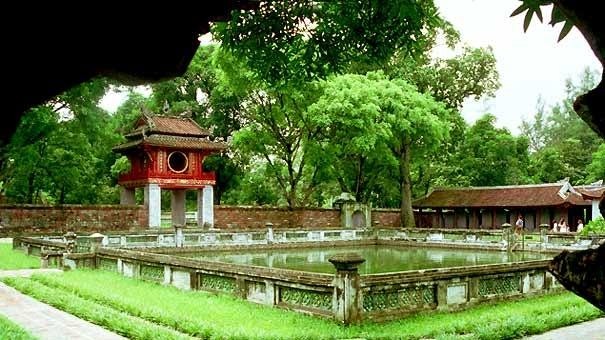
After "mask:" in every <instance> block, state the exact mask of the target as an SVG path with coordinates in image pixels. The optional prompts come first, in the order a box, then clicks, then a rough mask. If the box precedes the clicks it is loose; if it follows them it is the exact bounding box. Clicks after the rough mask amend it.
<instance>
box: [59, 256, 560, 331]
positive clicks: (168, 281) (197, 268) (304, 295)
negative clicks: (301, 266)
mask: <svg viewBox="0 0 605 340" xmlns="http://www.w3.org/2000/svg"><path fill="white" fill-rule="evenodd" d="M353 255H354V254H353ZM353 255H348V254H346V256H344V255H339V256H335V257H333V258H330V262H332V263H333V264H334V266H335V268H336V270H335V271H336V273H335V274H333V275H331V274H321V273H311V272H303V271H296V270H288V269H280V268H268V267H259V266H252V265H242V264H230V263H222V262H213V261H204V260H199V259H191V258H185V257H179V256H174V255H166V254H154V253H148V252H141V251H135V250H126V249H110V248H99V249H97V251H96V253H84V254H67V255H66V256H65V262H66V264H67V265H68V266H70V267H72V268H79V267H92V268H98V269H104V270H109V271H113V272H117V273H120V274H122V275H124V276H127V277H132V278H137V279H141V280H148V281H153V282H157V283H160V284H165V285H172V286H175V287H178V288H181V289H186V290H205V291H210V292H215V293H224V294H230V295H235V296H237V297H240V298H242V299H246V300H249V301H252V302H256V303H261V304H266V305H271V306H275V307H279V308H285V309H290V310H294V311H299V312H304V313H307V314H313V315H318V316H323V317H328V318H332V319H334V320H337V321H339V322H341V323H344V324H351V323H357V322H360V321H362V320H375V321H382V320H388V319H394V318H397V317H400V316H402V315H406V314H409V313H414V312H418V311H423V310H431V309H445V310H455V309H461V308H466V307H468V306H471V305H474V304H476V303H480V302H483V301H488V300H501V299H508V298H518V297H521V296H524V295H535V294H544V293H548V292H551V291H554V290H559V289H560V288H561V286H560V285H558V284H557V282H556V280H554V279H553V277H552V275H550V274H549V273H548V272H547V271H546V268H547V265H548V262H549V261H548V260H540V261H526V262H517V263H507V264H495V265H477V266H469V267H455V268H440V269H430V270H415V271H407V272H399V273H386V274H371V275H361V276H360V275H359V274H358V272H357V265H359V263H361V262H362V261H363V259H362V258H359V257H358V256H356V257H355V256H353ZM345 257H346V258H345Z"/></svg>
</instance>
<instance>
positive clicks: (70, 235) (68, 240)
mask: <svg viewBox="0 0 605 340" xmlns="http://www.w3.org/2000/svg"><path fill="white" fill-rule="evenodd" d="M77 238H78V236H77V235H76V233H74V232H73V231H68V232H67V233H65V235H63V239H64V240H65V244H66V245H67V249H66V252H67V253H68V254H71V253H73V252H75V250H76V246H77V244H76V240H77Z"/></svg>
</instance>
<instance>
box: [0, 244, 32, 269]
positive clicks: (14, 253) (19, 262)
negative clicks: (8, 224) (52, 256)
mask: <svg viewBox="0 0 605 340" xmlns="http://www.w3.org/2000/svg"><path fill="white" fill-rule="evenodd" d="M33 268H40V258H39V257H36V256H29V255H26V254H25V253H24V252H22V251H19V250H13V245H12V244H6V243H0V270H4V269H33Z"/></svg>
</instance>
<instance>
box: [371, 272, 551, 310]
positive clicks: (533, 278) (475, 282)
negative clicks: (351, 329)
mask: <svg viewBox="0 0 605 340" xmlns="http://www.w3.org/2000/svg"><path fill="white" fill-rule="evenodd" d="M548 263H549V261H548V260H539V261H526V262H518V263H506V264H490V265H477V266H470V267H455V268H439V269H430V270H417V271H408V272H400V273H389V274H370V275H362V276H361V287H362V295H363V299H362V300H363V315H364V319H366V320H374V321H383V320H389V319H394V318H397V317H401V316H402V315H406V314H410V313H414V312H418V311H422V310H432V309H439V310H456V309H461V308H466V307H468V306H471V305H474V304H477V303H481V302H483V301H489V300H502V299H509V298H517V297H521V296H527V295H535V294H544V293H548V292H551V291H555V290H560V289H561V285H559V284H558V283H557V281H556V280H555V279H554V277H553V276H552V275H551V274H550V273H548V272H547V266H548Z"/></svg>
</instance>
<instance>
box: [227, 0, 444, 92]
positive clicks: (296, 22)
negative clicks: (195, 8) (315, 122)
mask: <svg viewBox="0 0 605 340" xmlns="http://www.w3.org/2000/svg"><path fill="white" fill-rule="evenodd" d="M438 28H449V26H448V25H447V23H446V22H445V21H444V20H443V19H442V18H441V17H440V16H439V13H438V11H437V8H436V6H435V4H434V3H433V1H414V0H395V1H392V0H391V1H387V0H373V1H361V0H354V1H325V2H317V1H312V0H302V1H286V0H280V1H268V2H262V3H261V4H260V6H259V8H258V9H257V10H252V11H234V12H233V18H232V20H231V21H230V22H228V23H226V24H218V25H216V28H215V36H216V37H217V39H219V40H220V41H221V43H222V45H223V46H224V47H225V48H226V49H228V50H229V51H231V52H232V53H233V54H235V55H238V56H241V57H242V58H243V60H244V61H245V63H246V64H247V66H248V67H249V69H250V70H252V71H253V72H254V73H255V74H256V75H257V77H258V78H259V79H262V80H265V81H267V82H269V83H271V84H272V85H273V86H280V84H285V83H300V82H303V83H304V82H307V81H309V80H315V79H317V78H323V77H325V76H327V75H329V74H331V73H334V72H341V71H343V70H345V69H346V68H347V67H348V66H350V63H351V62H354V61H361V62H363V63H378V64H381V63H382V62H384V61H386V60H388V59H389V58H391V56H392V55H393V53H394V52H395V51H397V50H400V51H402V52H403V53H405V54H406V55H409V56H412V57H414V56H416V55H418V54H420V53H424V51H425V50H427V48H426V46H430V45H432V44H433V39H434V37H435V35H434V32H435V31H436V29H438Z"/></svg>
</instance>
